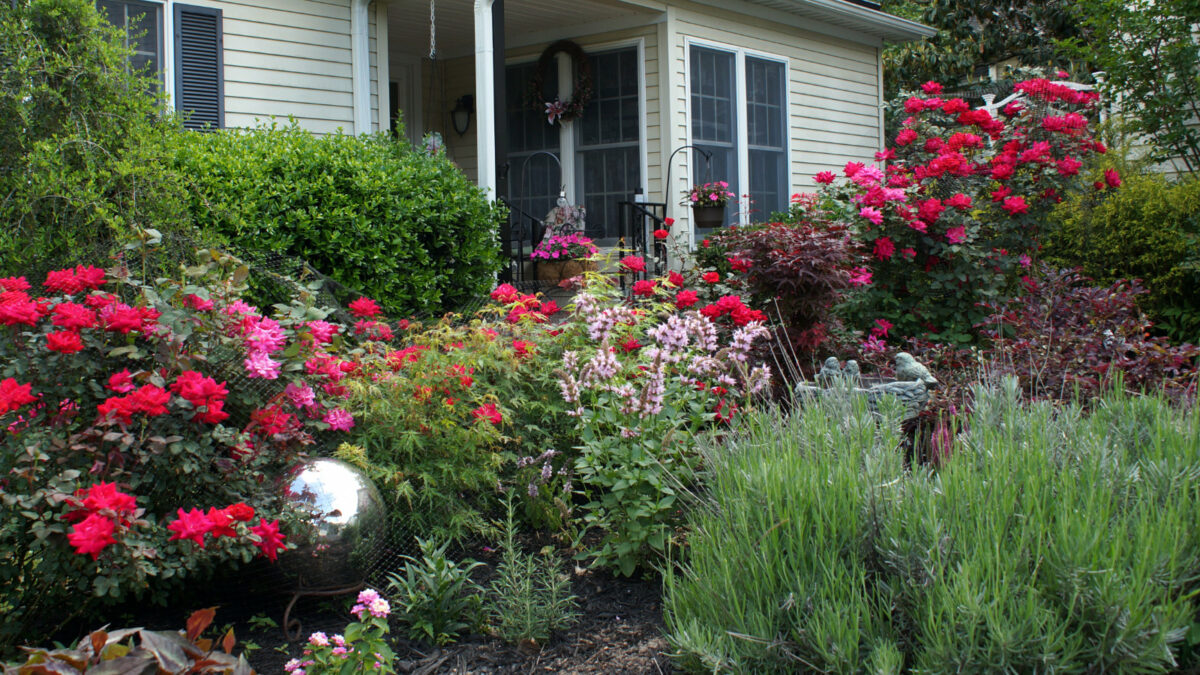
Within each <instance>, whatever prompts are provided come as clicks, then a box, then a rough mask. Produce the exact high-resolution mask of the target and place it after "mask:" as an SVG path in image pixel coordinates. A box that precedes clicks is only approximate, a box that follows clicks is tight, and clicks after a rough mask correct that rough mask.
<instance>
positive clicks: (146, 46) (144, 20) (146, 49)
mask: <svg viewBox="0 0 1200 675" xmlns="http://www.w3.org/2000/svg"><path fill="white" fill-rule="evenodd" d="M96 8H97V9H98V10H100V14H101V15H102V16H104V17H105V18H106V19H108V21H109V23H111V24H112V25H114V26H116V27H117V28H121V29H124V31H125V46H126V47H128V48H129V50H130V51H132V52H133V55H132V56H131V57H130V60H129V67H130V68H131V69H133V70H141V69H145V70H146V71H147V72H149V73H151V74H155V75H158V77H159V81H160V82H161V80H162V77H163V73H162V18H161V17H162V8H161V6H159V5H156V4H151V3H148V2H132V1H129V0H98V1H97V2H96Z"/></svg>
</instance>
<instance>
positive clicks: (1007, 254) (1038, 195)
mask: <svg viewBox="0 0 1200 675" xmlns="http://www.w3.org/2000/svg"><path fill="white" fill-rule="evenodd" d="M936 84H937V83H932V82H931V83H927V84H926V85H925V86H924V87H923V88H922V92H921V93H920V94H916V95H912V96H909V97H908V98H907V99H906V100H905V101H904V105H903V107H904V110H905V112H907V113H908V115H909V117H908V118H907V119H906V120H905V121H904V124H903V128H902V129H901V130H900V131H899V132H898V133H897V135H896V136H895V137H894V138H893V139H892V141H893V142H892V144H891V146H890V147H889V148H888V149H887V150H885V151H883V152H881V153H879V159H880V160H881V161H883V162H886V163H884V164H882V165H881V167H880V168H876V167H874V166H865V165H863V164H861V163H857V162H850V163H848V164H847V165H846V166H845V167H844V169H843V171H842V174H843V178H842V180H841V181H840V182H838V181H837V180H836V179H835V177H834V176H833V175H832V173H831V172H822V173H821V174H820V175H818V177H817V183H818V184H820V185H821V186H822V188H821V190H820V192H819V194H818V196H819V200H820V201H819V203H818V204H816V205H815V206H814V215H820V214H829V215H832V217H834V218H836V219H838V220H841V221H843V222H847V223H850V224H851V225H852V226H853V227H854V228H855V229H856V236H857V238H858V239H859V240H860V241H861V242H862V243H863V244H864V246H865V247H866V249H867V250H868V251H871V252H872V260H871V263H870V266H869V268H867V269H864V271H863V273H861V274H859V275H857V276H856V279H858V280H859V283H862V285H863V286H864V288H863V290H862V292H861V294H860V297H859V298H858V299H856V301H855V304H854V307H853V310H852V313H853V314H854V315H855V323H857V324H861V323H863V322H864V321H869V320H870V319H872V318H874V317H875V316H878V315H879V314H880V313H883V312H885V311H886V312H887V313H888V315H889V316H891V317H892V319H893V320H894V321H896V322H897V326H896V330H897V332H898V335H899V336H913V335H924V336H926V337H929V338H930V339H943V340H951V341H967V340H971V339H974V337H975V335H976V333H975V330H974V328H973V326H974V325H975V324H976V323H978V322H979V321H981V320H983V319H984V317H986V316H987V311H986V309H984V308H983V307H982V306H980V303H982V302H988V301H993V300H996V299H999V298H1002V297H1007V296H1010V295H1011V294H1012V293H1013V292H1014V291H1015V290H1016V283H1017V281H1018V279H1019V277H1020V276H1021V270H1022V269H1023V268H1024V267H1026V266H1028V262H1027V261H1028V259H1029V258H1030V257H1031V256H1036V252H1037V250H1038V242H1039V240H1040V238H1041V235H1042V233H1043V228H1044V225H1045V222H1046V216H1047V213H1048V212H1049V210H1050V209H1051V208H1052V207H1053V206H1054V205H1055V204H1056V203H1058V202H1059V201H1061V200H1062V199H1063V197H1064V195H1066V194H1067V193H1068V192H1070V191H1081V190H1083V189H1084V186H1083V184H1082V183H1081V179H1080V169H1081V167H1082V166H1084V164H1085V163H1086V162H1087V161H1088V159H1089V158H1090V157H1091V156H1092V155H1094V154H1096V153H1100V152H1104V146H1103V144H1101V143H1099V142H1098V141H1097V140H1096V138H1095V136H1094V134H1093V132H1092V130H1091V128H1090V124H1089V119H1091V118H1092V117H1093V116H1094V113H1095V107H1096V103H1097V96H1096V94H1095V93H1093V92H1083V91H1076V90H1074V89H1071V88H1069V87H1068V86H1066V85H1064V84H1062V83H1058V82H1052V81H1049V80H1045V79H1032V80H1027V81H1025V82H1021V83H1019V84H1017V85H1016V91H1018V92H1020V93H1022V94H1023V95H1024V97H1025V98H1024V100H1023V101H1016V102H1013V103H1011V104H1009V105H1008V106H1006V107H1005V108H1004V109H1003V110H1002V111H999V112H998V113H997V114H992V113H990V112H988V111H987V110H983V109H975V108H973V107H972V106H971V105H969V104H967V103H966V102H964V101H963V100H961V99H957V98H951V99H949V100H943V99H942V98H940V97H939V93H940V88H938V87H935V86H934V85H936ZM1119 185H1120V177H1119V176H1118V175H1116V174H1115V172H1114V175H1113V176H1111V177H1110V178H1108V179H1106V181H1105V182H1104V183H1103V184H1100V185H1099V188H1101V189H1103V188H1109V189H1111V188H1114V187H1117V186H1119ZM897 252H901V253H902V255H896V254H897ZM868 272H869V273H868ZM867 279H869V280H870V281H869V283H865V281H866V280H867Z"/></svg>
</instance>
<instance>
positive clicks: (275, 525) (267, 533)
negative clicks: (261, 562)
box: [250, 518, 287, 562]
mask: <svg viewBox="0 0 1200 675" xmlns="http://www.w3.org/2000/svg"><path fill="white" fill-rule="evenodd" d="M250 532H251V533H253V534H254V535H256V536H257V537H258V541H256V542H254V545H255V546H257V547H258V550H260V551H262V554H263V555H265V556H266V557H267V560H270V561H271V562H275V560H276V559H277V558H278V557H279V552H280V551H286V550H287V546H286V545H284V543H283V541H284V536H283V535H282V534H280V533H279V521H278V520H265V519H262V518H260V519H259V521H258V525H255V526H254V527H252V528H250Z"/></svg>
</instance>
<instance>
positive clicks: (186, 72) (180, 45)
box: [175, 4, 225, 129]
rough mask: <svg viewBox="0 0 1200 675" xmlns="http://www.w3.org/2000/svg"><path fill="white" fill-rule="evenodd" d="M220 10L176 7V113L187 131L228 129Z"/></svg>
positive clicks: (190, 6)
mask: <svg viewBox="0 0 1200 675" xmlns="http://www.w3.org/2000/svg"><path fill="white" fill-rule="evenodd" d="M222 39H223V36H222V34H221V10H219V9H212V8H209V7H196V6H194V5H178V4H177V5H175V109H176V110H178V111H179V112H181V113H184V114H185V115H186V118H187V119H186V120H185V121H184V123H183V126H185V127H187V128H188V129H203V128H204V127H206V126H207V127H209V128H216V129H219V128H221V127H224V126H225V68H224V58H223V56H222V52H223V51H224V49H223V47H222Z"/></svg>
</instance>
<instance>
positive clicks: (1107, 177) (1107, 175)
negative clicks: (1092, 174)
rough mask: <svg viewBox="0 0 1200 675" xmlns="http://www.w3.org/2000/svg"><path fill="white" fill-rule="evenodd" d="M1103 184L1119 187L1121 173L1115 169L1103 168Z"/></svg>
mask: <svg viewBox="0 0 1200 675" xmlns="http://www.w3.org/2000/svg"><path fill="white" fill-rule="evenodd" d="M1104 184H1105V185H1107V186H1108V187H1110V188H1119V187H1121V174H1119V173H1117V170H1116V169H1105V170H1104Z"/></svg>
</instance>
